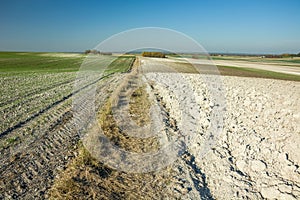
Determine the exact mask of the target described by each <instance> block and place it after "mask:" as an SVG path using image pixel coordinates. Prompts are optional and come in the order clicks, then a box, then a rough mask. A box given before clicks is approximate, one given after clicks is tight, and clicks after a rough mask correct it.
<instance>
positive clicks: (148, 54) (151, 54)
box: [142, 51, 166, 58]
mask: <svg viewBox="0 0 300 200" xmlns="http://www.w3.org/2000/svg"><path fill="white" fill-rule="evenodd" d="M142 56H143V57H156V58H165V57H166V54H164V53H162V52H152V51H151V52H147V51H144V52H143V53H142Z"/></svg>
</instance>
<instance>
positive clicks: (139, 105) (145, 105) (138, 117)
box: [129, 86, 151, 126]
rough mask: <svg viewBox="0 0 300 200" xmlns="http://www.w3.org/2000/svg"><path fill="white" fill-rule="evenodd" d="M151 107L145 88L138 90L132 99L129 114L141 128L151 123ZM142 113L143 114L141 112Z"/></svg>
mask: <svg viewBox="0 0 300 200" xmlns="http://www.w3.org/2000/svg"><path fill="white" fill-rule="evenodd" d="M150 107H151V103H150V101H149V95H148V94H147V92H146V91H145V86H141V87H139V88H138V89H136V90H135V91H134V92H133V94H132V95H131V98H130V104H129V113H130V115H131V117H132V120H134V121H135V122H136V123H137V124H138V125H139V126H144V125H146V124H149V123H150V114H149V112H150ZM141 111H142V112H141Z"/></svg>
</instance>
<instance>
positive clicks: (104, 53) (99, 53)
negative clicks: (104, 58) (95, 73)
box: [84, 49, 112, 55]
mask: <svg viewBox="0 0 300 200" xmlns="http://www.w3.org/2000/svg"><path fill="white" fill-rule="evenodd" d="M84 54H94V55H112V53H111V52H100V51H97V50H95V49H88V50H85V52H84Z"/></svg>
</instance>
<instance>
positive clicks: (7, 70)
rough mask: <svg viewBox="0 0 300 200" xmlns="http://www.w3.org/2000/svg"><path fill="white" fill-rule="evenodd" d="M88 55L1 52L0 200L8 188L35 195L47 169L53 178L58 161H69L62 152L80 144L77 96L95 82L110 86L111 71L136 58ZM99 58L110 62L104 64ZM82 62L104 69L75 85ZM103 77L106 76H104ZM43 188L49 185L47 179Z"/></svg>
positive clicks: (123, 68) (128, 65)
mask: <svg viewBox="0 0 300 200" xmlns="http://www.w3.org/2000/svg"><path fill="white" fill-rule="evenodd" d="M87 57H88V56H87V55H83V54H67V53H21V52H20V53H12V52H1V53H0V83H1V86H2V87H1V88H0V94H1V95H0V115H1V118H0V121H1V123H0V124H1V125H0V154H1V157H0V160H1V161H0V162H1V168H0V177H1V180H0V188H1V189H0V199H2V198H5V197H9V196H10V194H9V193H10V192H11V193H12V194H22V193H24V194H25V192H27V194H30V193H31V194H33V193H34V192H33V190H34V189H35V187H37V188H40V190H44V189H45V188H43V187H40V186H37V185H35V183H36V184H40V183H41V182H44V183H45V179H49V176H48V175H47V176H46V175H45V174H50V177H51V174H53V173H55V170H56V171H57V170H58V169H59V167H57V166H59V165H61V164H62V163H59V162H58V161H60V162H63V161H64V160H65V161H64V162H67V160H68V159H64V158H63V159H61V158H60V156H63V155H64V156H65V155H67V153H66V152H70V154H71V152H72V151H71V149H72V148H73V146H74V145H76V144H77V143H78V139H79V138H78V134H77V133H76V131H74V127H72V124H71V123H70V120H71V119H72V116H73V113H72V98H73V96H74V95H76V94H78V93H80V92H81V91H83V90H89V87H87V86H90V85H92V84H94V85H97V86H98V85H101V84H102V86H103V87H108V88H109V87H110V86H109V84H107V86H106V83H107V82H114V81H115V79H114V75H113V74H114V73H120V72H126V71H128V70H130V68H131V65H132V64H133V62H134V60H135V57H132V56H126V57H122V56H121V57H114V56H102V58H101V59H99V56H98V57H91V58H87ZM99 60H105V63H110V65H108V66H102V65H101V62H99ZM83 63H85V66H88V67H89V68H88V69H87V67H85V68H84V69H83V70H95V71H97V70H99V69H101V70H102V71H103V73H99V77H97V79H95V80H93V81H92V82H91V81H90V82H86V85H82V86H80V88H75V90H74V84H75V82H76V81H78V79H80V78H81V77H80V76H78V71H79V70H82V69H81V68H82V64H83ZM101 70H100V71H101ZM101 74H102V76H101ZM96 75H97V74H96ZM103 76H105V77H108V78H106V79H105V80H103V81H102V79H103ZM115 82H116V81H115ZM104 83H105V84H104ZM107 91H109V89H107ZM101 95H102V96H103V97H102V96H101V97H99V98H105V94H101ZM99 101H101V99H100V100H99ZM53 155H55V156H53ZM25 169H26V170H25ZM43 174H44V176H43ZM32 179H33V180H34V179H36V181H31V180H32ZM12 180H13V181H12ZM29 182H30V184H29ZM14 185H23V186H24V187H22V188H15V187H14ZM44 187H48V186H47V184H46V183H45V185H44ZM31 190H32V191H31ZM28 191H31V192H29V193H28ZM21 196H22V195H21ZM23 197H25V196H23Z"/></svg>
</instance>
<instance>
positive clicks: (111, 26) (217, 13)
mask: <svg viewBox="0 0 300 200" xmlns="http://www.w3.org/2000/svg"><path fill="white" fill-rule="evenodd" d="M0 5H1V6H0V25H1V28H0V50H1V51H84V50H85V49H91V48H93V47H95V46H96V45H97V44H98V43H100V42H101V41H103V40H104V39H106V38H108V37H110V36H111V35H113V34H116V33H119V32H121V31H125V30H128V29H132V28H140V27H163V28H170V29H174V30H176V31H180V32H182V33H185V34H187V35H189V36H190V37H192V38H194V39H195V40H196V41H198V42H199V43H200V44H201V45H202V46H203V47H204V48H205V49H206V50H207V51H209V52H225V53H226V52H228V53H231V52H239V53H284V52H289V53H298V52H300V12H299V10H300V1H299V0H281V1H279V0H251V1H250V0H248V1H246V0H223V1H214V0H205V1H202V0H194V1H183V0H181V1H176V0H172V1H167V0H166V1H158V0H157V1H154V0H151V1H150V0H137V1H135V0H127V1H125V0H122V1H121V0H120V1H101V0H100V1H99V0H98V1H83V0H82V1H80V0H24V1H23V0H1V4H0Z"/></svg>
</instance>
